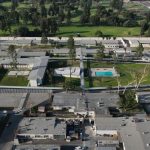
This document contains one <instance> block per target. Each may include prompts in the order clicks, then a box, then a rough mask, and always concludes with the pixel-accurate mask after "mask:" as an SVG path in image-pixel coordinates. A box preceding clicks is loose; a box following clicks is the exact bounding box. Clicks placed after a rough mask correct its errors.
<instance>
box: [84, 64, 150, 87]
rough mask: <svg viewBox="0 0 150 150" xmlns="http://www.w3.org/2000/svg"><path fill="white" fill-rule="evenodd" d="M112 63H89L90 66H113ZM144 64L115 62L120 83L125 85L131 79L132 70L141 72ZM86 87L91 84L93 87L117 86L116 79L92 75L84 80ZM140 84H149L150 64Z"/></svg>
mask: <svg viewBox="0 0 150 150" xmlns="http://www.w3.org/2000/svg"><path fill="white" fill-rule="evenodd" d="M113 66H114V65H113V64H107V63H91V68H96V67H113ZM144 67H145V64H117V65H115V68H116V70H117V72H118V73H119V74H120V77H119V80H120V82H121V85H127V84H128V83H129V82H131V81H133V77H132V76H131V73H132V72H138V73H142V72H143V70H144ZM85 83H86V87H89V86H90V85H92V86H93V87H98V86H100V87H103V86H106V87H109V86H117V80H116V78H113V77H94V78H92V79H90V80H89V79H88V78H86V80H85ZM142 84H150V65H148V67H147V76H146V77H145V79H144V82H143V83H142Z"/></svg>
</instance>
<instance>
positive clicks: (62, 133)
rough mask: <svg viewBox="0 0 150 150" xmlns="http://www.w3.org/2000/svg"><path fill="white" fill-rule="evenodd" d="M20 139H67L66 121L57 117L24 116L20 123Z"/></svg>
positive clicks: (18, 134) (18, 133)
mask: <svg viewBox="0 0 150 150" xmlns="http://www.w3.org/2000/svg"><path fill="white" fill-rule="evenodd" d="M17 138H18V140H32V139H39V140H40V139H57V140H65V139H66V123H65V122H64V121H58V120H57V119H56V118H55V117H54V118H48V117H31V118H30V117H29V118H23V120H22V121H21V122H20V123H19V127H18V132H17Z"/></svg>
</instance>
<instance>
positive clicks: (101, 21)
mask: <svg viewBox="0 0 150 150" xmlns="http://www.w3.org/2000/svg"><path fill="white" fill-rule="evenodd" d="M91 6H92V1H91V0H88V1H86V2H84V3H83V8H82V11H83V13H82V15H81V17H80V22H81V24H87V23H89V24H92V25H113V26H127V27H130V26H137V25H138V23H137V19H138V17H137V16H136V14H134V13H133V12H128V11H126V10H123V9H122V7H123V0H112V1H111V3H110V8H109V9H108V8H106V7H104V6H102V5H101V3H98V5H97V7H96V13H95V14H91Z"/></svg>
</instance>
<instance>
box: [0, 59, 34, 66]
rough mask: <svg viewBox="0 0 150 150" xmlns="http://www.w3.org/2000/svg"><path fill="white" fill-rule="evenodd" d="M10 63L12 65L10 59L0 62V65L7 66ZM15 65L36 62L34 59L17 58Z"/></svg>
mask: <svg viewBox="0 0 150 150" xmlns="http://www.w3.org/2000/svg"><path fill="white" fill-rule="evenodd" d="M10 63H12V59H10V58H6V59H3V60H1V61H0V64H2V65H3V64H4V65H5V64H6V65H9V64H10ZM17 63H18V64H20V65H29V64H34V63H37V60H36V59H34V58H17Z"/></svg>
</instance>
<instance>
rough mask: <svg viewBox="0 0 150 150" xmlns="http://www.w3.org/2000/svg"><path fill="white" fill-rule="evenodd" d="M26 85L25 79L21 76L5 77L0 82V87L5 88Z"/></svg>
mask: <svg viewBox="0 0 150 150" xmlns="http://www.w3.org/2000/svg"><path fill="white" fill-rule="evenodd" d="M27 84H28V80H27V78H26V77H22V76H18V77H9V76H7V75H6V76H4V77H3V78H2V80H1V81H0V85H6V86H26V85H27Z"/></svg>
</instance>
